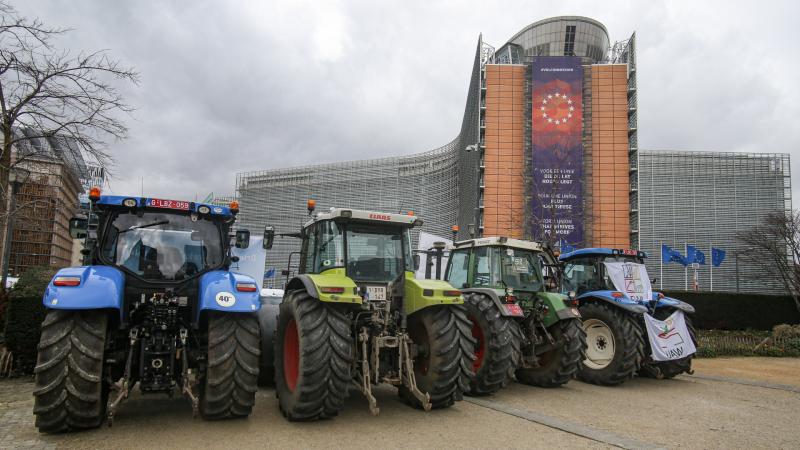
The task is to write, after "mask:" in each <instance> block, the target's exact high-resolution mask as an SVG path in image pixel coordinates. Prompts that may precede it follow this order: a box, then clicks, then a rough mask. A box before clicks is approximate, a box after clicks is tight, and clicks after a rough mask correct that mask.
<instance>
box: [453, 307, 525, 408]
mask: <svg viewBox="0 0 800 450" xmlns="http://www.w3.org/2000/svg"><path fill="white" fill-rule="evenodd" d="M464 307H465V308H466V310H467V317H468V318H469V320H470V322H471V323H472V337H473V338H474V339H475V341H476V342H475V349H474V351H473V356H474V357H475V359H474V361H473V362H472V370H473V371H474V372H475V376H474V377H473V378H472V379H471V380H470V383H469V391H468V392H466V394H468V395H488V394H493V393H495V392H497V391H498V390H500V388H502V387H503V386H505V385H506V384H507V380H508V374H509V371H513V370H514V368H515V365H514V359H515V358H514V354H513V349H514V346H513V345H512V340H514V336H513V335H512V331H511V330H512V327H514V326H516V324H515V323H514V322H513V319H511V318H508V317H504V316H503V315H501V314H500V311H499V310H498V308H497V306H496V305H495V304H494V301H492V299H491V298H489V297H487V296H485V295H481V294H466V295H464Z"/></svg>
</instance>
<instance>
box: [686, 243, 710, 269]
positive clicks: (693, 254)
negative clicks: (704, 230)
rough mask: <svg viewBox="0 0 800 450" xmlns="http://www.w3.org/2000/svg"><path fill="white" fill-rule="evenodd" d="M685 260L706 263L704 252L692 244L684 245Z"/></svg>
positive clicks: (689, 262)
mask: <svg viewBox="0 0 800 450" xmlns="http://www.w3.org/2000/svg"><path fill="white" fill-rule="evenodd" d="M686 262H687V263H688V264H692V263H697V264H703V265H705V263H706V254H705V253H703V252H701V251H700V250H698V249H697V247H695V246H694V245H687V246H686Z"/></svg>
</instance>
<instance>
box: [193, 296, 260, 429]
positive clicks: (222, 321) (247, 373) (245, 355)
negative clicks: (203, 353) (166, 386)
mask: <svg viewBox="0 0 800 450" xmlns="http://www.w3.org/2000/svg"><path fill="white" fill-rule="evenodd" d="M259 339H260V338H259V328H258V319H257V318H256V316H255V315H253V314H247V313H225V312H215V311H213V312H209V316H208V367H207V369H206V374H205V379H204V381H203V383H202V385H201V386H202V389H201V391H200V413H201V415H202V416H203V418H204V419H206V420H221V419H233V418H238V417H247V416H249V415H250V413H251V412H252V410H253V405H255V402H256V392H257V391H258V355H259V353H260V350H259Z"/></svg>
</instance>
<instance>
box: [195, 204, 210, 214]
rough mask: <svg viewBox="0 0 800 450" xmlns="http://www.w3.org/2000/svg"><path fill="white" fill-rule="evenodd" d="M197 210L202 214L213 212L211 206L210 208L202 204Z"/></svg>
mask: <svg viewBox="0 0 800 450" xmlns="http://www.w3.org/2000/svg"><path fill="white" fill-rule="evenodd" d="M197 212H199V213H200V214H208V213H210V212H211V208H209V207H208V206H206V205H202V206H200V207H199V208H197Z"/></svg>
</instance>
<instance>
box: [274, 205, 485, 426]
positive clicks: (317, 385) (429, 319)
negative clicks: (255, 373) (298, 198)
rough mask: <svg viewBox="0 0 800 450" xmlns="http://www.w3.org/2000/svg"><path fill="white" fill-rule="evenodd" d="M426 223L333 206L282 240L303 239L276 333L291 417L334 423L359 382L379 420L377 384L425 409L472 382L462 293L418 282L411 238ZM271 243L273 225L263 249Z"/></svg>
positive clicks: (283, 403) (283, 397) (284, 404)
mask: <svg viewBox="0 0 800 450" xmlns="http://www.w3.org/2000/svg"><path fill="white" fill-rule="evenodd" d="M313 209H314V204H313V203H312V202H311V201H309V213H312V212H313ZM420 225H422V220H421V219H418V218H416V217H415V216H412V215H401V214H389V213H382V212H369V211H359V210H355V209H337V208H331V210H330V211H329V212H321V213H316V214H313V215H312V216H311V220H309V221H308V222H307V223H306V224H305V225H304V226H303V227H302V230H301V232H300V233H290V234H284V235H283V236H293V237H299V238H302V240H303V243H302V247H301V251H300V266H299V269H298V273H299V275H297V276H295V277H294V278H292V279H290V280H289V281H288V283H287V285H286V292H285V294H284V297H283V300H282V301H281V304H280V309H279V313H278V322H277V329H276V332H275V333H276V335H275V384H276V391H277V396H278V400H279V404H280V409H281V412H282V413H283V414H284V416H286V418H287V419H289V420H291V421H310V420H318V419H326V418H330V417H333V416H336V415H337V414H338V412H339V411H340V410H341V408H342V406H343V404H344V400H345V398H346V397H347V396H348V391H349V388H350V387H351V386H352V385H353V383H355V385H356V386H357V387H358V388H359V389H360V390H361V392H362V393H363V394H364V395H365V396H366V398H367V400H368V402H369V408H370V412H371V413H372V414H378V412H379V408H378V405H377V401H376V399H375V397H374V396H373V394H372V386H373V385H376V384H378V383H389V384H391V385H394V386H397V387H398V389H399V394H400V396H401V397H402V398H403V399H404V400H405V401H407V402H409V403H410V404H411V405H413V406H416V407H419V408H422V409H424V410H426V411H428V410H430V409H432V408H446V407H449V406H451V405H452V404H453V403H454V402H455V401H457V400H461V398H462V395H463V392H464V391H466V390H467V389H468V387H469V380H470V377H471V376H472V370H471V369H472V359H471V358H472V352H471V349H472V347H473V338H472V335H471V334H470V322H469V319H467V314H466V310H465V309H464V306H463V304H464V299H463V297H462V295H461V291H459V290H458V289H454V288H453V287H452V286H451V285H450V284H448V283H446V282H444V281H439V280H417V279H415V278H414V270H415V266H416V265H418V262H417V261H418V260H417V259H416V258H414V257H412V251H411V233H410V232H411V229H412V228H413V227H415V226H420ZM273 237H274V231H273V230H272V228H271V227H267V228H266V229H265V239H264V246H265V248H270V247H271V246H272V241H273Z"/></svg>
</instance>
